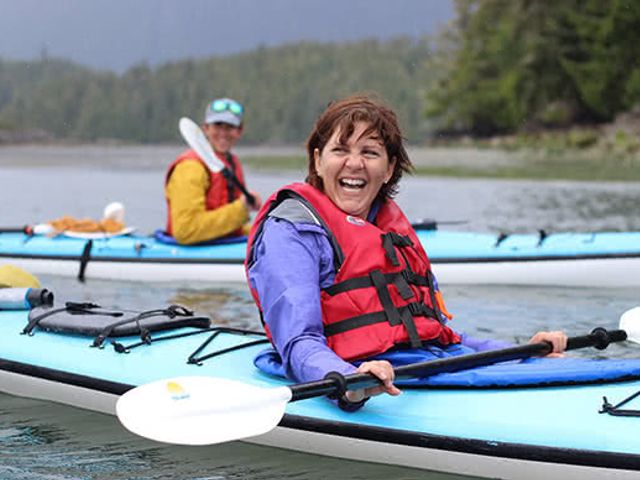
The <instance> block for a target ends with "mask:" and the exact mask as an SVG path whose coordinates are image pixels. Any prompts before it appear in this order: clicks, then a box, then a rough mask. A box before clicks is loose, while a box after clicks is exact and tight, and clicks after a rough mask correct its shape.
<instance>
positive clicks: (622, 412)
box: [598, 390, 640, 417]
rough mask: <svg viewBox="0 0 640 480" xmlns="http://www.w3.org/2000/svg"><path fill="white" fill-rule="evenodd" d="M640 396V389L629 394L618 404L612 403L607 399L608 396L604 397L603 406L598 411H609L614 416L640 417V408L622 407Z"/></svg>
mask: <svg viewBox="0 0 640 480" xmlns="http://www.w3.org/2000/svg"><path fill="white" fill-rule="evenodd" d="M638 396H640V390H639V391H637V392H636V393H634V394H633V395H630V396H628V397H627V398H625V399H624V400H622V401H621V402H620V403H618V404H617V405H611V404H610V403H609V401H608V400H607V397H602V408H601V409H600V410H598V413H608V414H609V415H613V416H614V417H640V410H629V409H624V408H620V407H621V406H623V405H625V404H627V403H629V402H630V401H631V400H633V399H634V398H636V397H638Z"/></svg>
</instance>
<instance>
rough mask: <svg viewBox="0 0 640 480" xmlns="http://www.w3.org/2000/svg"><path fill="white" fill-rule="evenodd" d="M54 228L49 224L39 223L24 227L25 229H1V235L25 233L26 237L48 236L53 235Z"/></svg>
mask: <svg viewBox="0 0 640 480" xmlns="http://www.w3.org/2000/svg"><path fill="white" fill-rule="evenodd" d="M52 231H53V228H52V227H51V225H49V224H48V223H38V224H37V225H24V226H23V227H0V233H24V234H26V235H46V234H47V233H51V232H52Z"/></svg>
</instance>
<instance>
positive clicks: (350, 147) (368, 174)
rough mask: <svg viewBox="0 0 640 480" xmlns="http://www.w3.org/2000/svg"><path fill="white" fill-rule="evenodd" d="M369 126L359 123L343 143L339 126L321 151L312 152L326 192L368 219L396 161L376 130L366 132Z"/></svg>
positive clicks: (344, 208)
mask: <svg viewBox="0 0 640 480" xmlns="http://www.w3.org/2000/svg"><path fill="white" fill-rule="evenodd" d="M368 126H369V125H368V124H366V123H364V122H358V123H356V124H355V128H354V130H353V134H352V135H351V137H349V139H347V141H346V143H340V140H339V139H340V131H339V130H336V131H334V132H333V135H331V138H329V141H328V142H327V144H326V145H325V147H324V148H323V149H322V152H320V151H319V150H318V149H316V150H314V152H313V156H314V161H315V167H316V171H317V173H318V176H319V177H320V178H322V183H323V185H324V193H325V194H326V195H327V196H328V197H329V198H330V199H331V200H332V201H333V203H335V204H336V205H337V206H338V208H340V209H341V210H343V211H344V212H345V213H348V214H349V215H353V216H356V217H360V218H362V219H365V220H366V218H367V214H368V213H369V210H370V209H371V205H372V204H373V201H374V200H375V198H376V196H377V195H378V191H379V190H380V187H382V185H383V184H384V183H386V182H388V181H389V179H390V178H391V176H392V174H393V167H394V165H395V159H392V160H391V161H390V160H389V157H388V155H387V150H386V149H385V147H384V145H383V143H382V139H381V138H380V137H379V136H378V134H377V133H376V132H371V133H368V134H366V135H364V132H365V131H366V130H367V127H368Z"/></svg>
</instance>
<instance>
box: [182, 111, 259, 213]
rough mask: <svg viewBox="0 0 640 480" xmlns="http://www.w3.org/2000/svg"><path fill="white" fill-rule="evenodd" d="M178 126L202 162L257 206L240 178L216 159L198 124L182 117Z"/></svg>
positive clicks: (251, 203)
mask: <svg viewBox="0 0 640 480" xmlns="http://www.w3.org/2000/svg"><path fill="white" fill-rule="evenodd" d="M178 126H179V128H180V134H181V135H182V138H183V139H184V141H185V142H187V145H189V146H190V147H191V148H192V149H193V150H194V151H195V152H196V153H197V154H198V156H199V157H200V158H201V159H202V160H204V162H205V163H206V164H207V166H208V167H209V169H210V170H211V171H212V172H215V173H218V172H221V173H222V174H223V175H224V176H225V178H228V179H230V180H231V181H232V182H233V184H234V185H235V186H236V187H238V188H239V189H240V191H241V192H242V193H243V194H244V196H245V197H246V198H247V201H248V202H249V204H250V205H252V206H253V205H255V203H256V200H255V198H254V197H253V195H251V194H250V193H249V191H248V190H247V188H246V187H245V186H244V185H243V184H242V182H240V180H238V177H236V176H235V175H234V173H233V172H232V171H231V170H229V169H228V168H227V167H225V166H224V164H223V163H222V162H221V161H220V160H219V159H218V157H216V154H215V153H214V152H213V149H212V148H211V144H210V143H209V140H207V137H206V136H205V134H204V133H203V132H202V130H201V129H200V127H199V126H198V124H197V123H196V122H194V121H193V120H191V119H190V118H187V117H182V118H181V119H180V122H179V123H178Z"/></svg>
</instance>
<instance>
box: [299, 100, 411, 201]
mask: <svg viewBox="0 0 640 480" xmlns="http://www.w3.org/2000/svg"><path fill="white" fill-rule="evenodd" d="M358 122H364V123H366V124H368V125H369V128H368V129H367V133H371V132H375V133H377V134H378V135H379V136H380V138H381V140H382V143H383V145H384V147H385V150H386V151H387V155H388V157H389V161H392V160H393V159H394V158H395V160H396V163H395V166H394V169H393V174H392V175H391V178H390V179H389V181H388V182H387V183H386V184H384V185H382V187H381V188H380V191H379V192H378V196H377V197H376V198H377V199H379V200H384V199H387V198H392V197H393V196H394V195H395V194H396V193H397V192H398V182H399V181H400V178H401V177H402V174H403V173H404V172H411V171H412V170H413V164H412V163H411V160H410V159H409V155H408V154H407V151H406V149H405V147H404V138H403V137H402V132H401V131H400V127H399V125H398V119H397V117H396V114H395V113H394V112H393V110H391V108H389V107H388V106H386V105H385V104H384V103H383V102H382V101H381V100H380V99H378V98H377V97H375V96H373V95H353V96H350V97H347V98H344V99H342V100H338V101H335V102H332V103H330V104H329V106H328V107H327V109H326V110H325V111H324V112H323V113H322V114H321V115H320V117H318V120H317V121H316V124H315V126H314V128H313V130H312V131H311V134H310V135H309V138H308V139H307V156H308V169H309V171H308V175H307V179H306V181H307V183H309V184H311V185H313V186H314V187H316V188H318V189H319V190H324V187H323V183H322V178H320V177H319V176H318V172H317V171H316V166H315V159H314V154H313V152H314V151H315V149H316V148H317V149H318V150H319V151H320V152H322V150H323V149H324V147H325V146H326V144H327V142H328V141H329V139H330V138H331V136H332V135H333V133H334V132H335V131H336V130H339V131H340V141H342V142H346V141H347V139H348V138H349V137H350V136H351V135H352V134H353V131H354V130H355V125H356V123H358Z"/></svg>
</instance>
